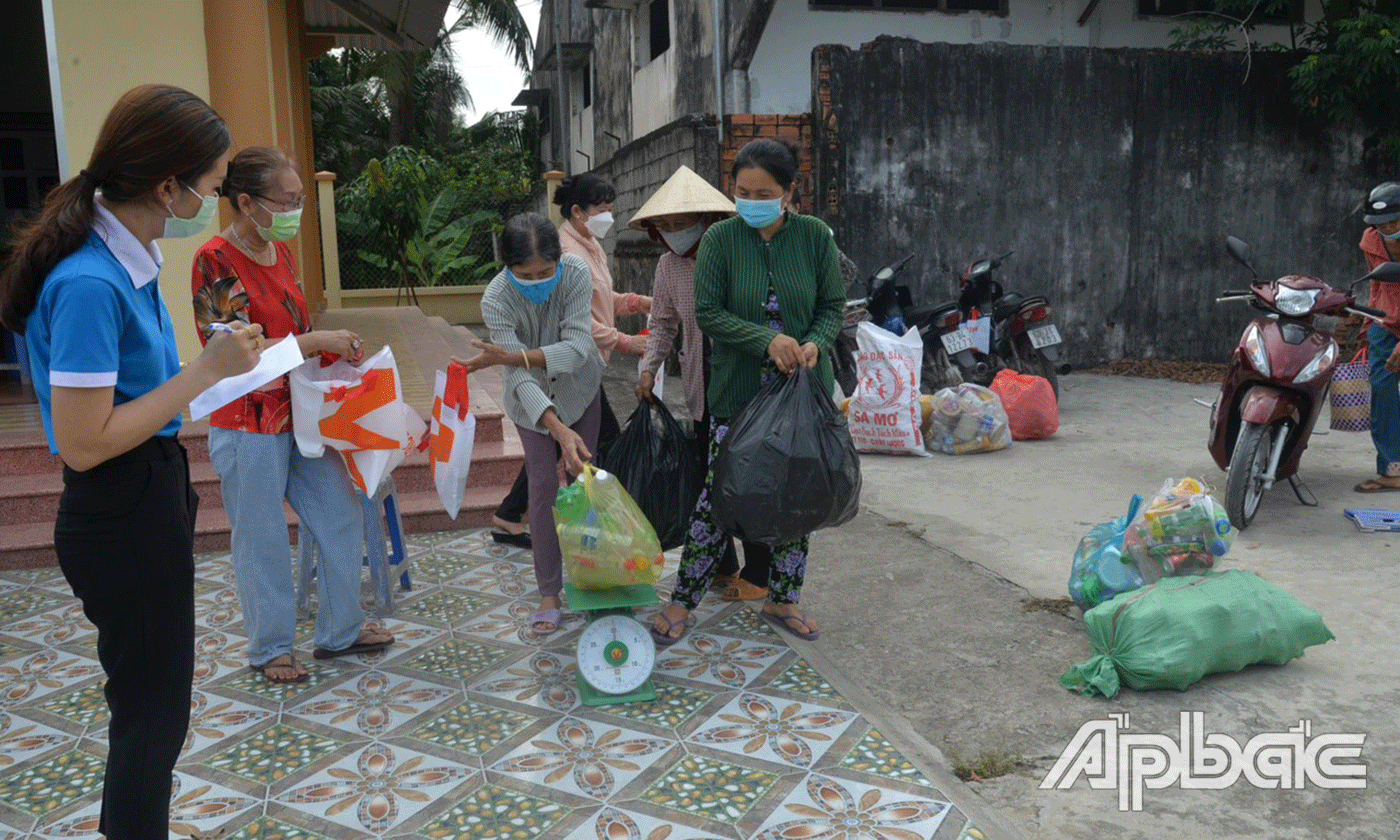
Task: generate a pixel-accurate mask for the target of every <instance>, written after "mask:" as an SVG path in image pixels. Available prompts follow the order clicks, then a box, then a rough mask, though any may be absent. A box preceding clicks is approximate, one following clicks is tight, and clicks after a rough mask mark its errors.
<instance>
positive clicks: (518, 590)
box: [0, 531, 985, 840]
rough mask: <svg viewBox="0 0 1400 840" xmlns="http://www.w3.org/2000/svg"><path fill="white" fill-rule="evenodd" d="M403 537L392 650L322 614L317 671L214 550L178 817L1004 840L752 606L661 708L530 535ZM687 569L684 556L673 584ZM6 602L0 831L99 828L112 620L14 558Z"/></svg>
mask: <svg viewBox="0 0 1400 840" xmlns="http://www.w3.org/2000/svg"><path fill="white" fill-rule="evenodd" d="M408 554H409V556H410V557H411V558H412V559H411V564H410V568H411V571H412V574H413V576H414V590H413V591H412V592H411V593H403V594H400V595H399V596H398V604H397V606H398V611H397V613H396V614H395V615H393V616H391V617H390V618H388V619H387V620H386V621H385V622H384V624H386V625H387V626H388V628H389V629H390V630H391V631H392V632H394V634H395V635H396V637H397V641H396V643H395V644H394V645H393V646H392V647H391V648H389V650H388V651H385V652H382V653H377V654H374V655H368V656H365V655H361V656H351V657H344V658H340V659H336V660H331V661H322V660H314V659H312V657H311V656H310V652H311V648H312V647H313V645H314V641H313V639H314V632H315V623H314V618H310V617H308V618H305V619H302V620H299V621H298V624H297V634H298V636H297V638H298V645H297V651H298V656H299V658H301V659H302V661H303V662H305V664H306V665H307V667H308V669H309V671H310V678H309V679H308V680H307V682H305V683H301V684H297V685H290V686H274V685H272V684H270V683H268V682H267V681H266V680H265V679H264V678H263V677H262V676H261V675H259V674H257V673H255V672H253V671H252V670H250V669H249V668H248V666H247V661H246V628H245V625H244V618H243V612H242V605H241V603H240V602H239V599H238V595H237V588H236V586H235V585H234V580H233V572H232V567H231V564H230V562H229V557H228V555H227V554H223V553H220V554H213V555H202V556H200V557H198V558H197V566H196V574H197V578H196V581H195V595H196V602H197V606H196V622H197V626H196V633H197V637H196V645H197V648H198V651H197V665H196V668H197V671H198V678H197V685H196V690H195V691H194V693H193V696H192V699H191V716H192V723H191V729H190V733H189V736H188V738H187V740H186V743H185V751H184V758H183V760H182V763H181V765H180V767H179V769H178V771H177V775H176V782H177V790H176V793H175V797H174V800H173V802H172V808H173V811H172V813H173V819H174V824H175V825H176V826H177V827H178V828H179V832H178V833H181V834H187V833H190V832H192V831H196V830H197V831H200V832H206V831H223V832H224V835H223V836H224V837H225V838H226V840H327V838H336V840H350V838H357V837H358V838H362V839H363V840H371V838H375V837H379V838H383V840H447V839H448V838H451V840H457V838H462V837H472V838H478V837H479V838H488V839H492V838H501V840H505V839H506V838H509V840H537V838H538V840H545V838H548V840H558V838H562V837H565V836H567V838H568V840H718V838H724V840H736V838H743V840H754V838H756V837H759V836H762V840H777V838H779V837H782V838H783V839H784V840H788V838H793V837H831V838H833V840H835V838H841V837H847V838H852V839H853V838H855V837H865V838H885V840H892V839H893V838H901V839H902V838H906V837H914V836H918V837H924V836H929V834H930V833H932V832H933V831H934V830H935V829H937V830H941V832H942V833H944V834H947V835H949V836H954V835H959V840H985V838H984V837H982V836H981V834H980V832H979V831H978V829H977V828H976V827H974V826H970V825H966V819H965V817H963V815H962V814H961V813H959V812H957V811H956V810H949V809H946V808H945V806H943V804H942V802H941V800H942V798H943V795H942V794H941V793H939V792H938V791H937V790H935V789H934V788H933V787H932V786H930V785H929V784H928V782H927V780H926V779H925V778H924V776H923V775H922V774H920V773H919V771H918V769H917V768H915V767H914V766H913V764H912V763H911V762H910V761H909V760H908V759H907V758H906V757H905V756H904V755H903V754H902V753H901V752H900V751H899V750H898V749H897V748H896V747H895V746H894V745H893V744H891V743H890V741H889V740H888V739H886V738H885V737H883V736H882V735H881V733H879V732H877V731H875V730H873V729H871V728H870V725H869V723H868V722H867V721H866V720H865V719H864V718H863V717H862V716H860V714H859V713H858V711H857V710H856V709H855V708H853V707H852V706H851V705H850V704H849V703H847V702H846V701H845V700H844V699H843V698H841V696H840V695H839V693H838V692H837V691H836V690H835V689H834V688H833V687H832V686H831V684H830V683H829V682H828V681H827V680H826V679H824V678H823V677H822V675H821V674H820V673H819V672H818V671H817V670H816V669H814V668H813V667H812V665H811V664H810V663H809V662H807V661H805V660H803V659H801V658H799V657H798V656H797V654H796V653H794V652H793V651H792V649H791V648H790V647H789V646H788V645H787V640H786V639H785V638H783V636H782V634H775V633H774V632H773V630H772V628H771V627H769V626H768V625H767V623H766V622H763V621H762V620H761V619H759V618H758V617H757V616H756V615H755V613H754V611H753V609H752V605H746V604H733V603H727V602H724V601H721V600H719V599H718V598H717V597H715V596H714V595H713V594H711V595H710V596H709V597H707V598H706V599H705V600H704V601H703V602H702V603H701V605H700V606H699V608H698V609H696V610H695V612H694V619H693V622H692V626H691V629H690V631H689V633H688V634H687V636H686V638H685V639H684V640H683V641H682V642H681V643H679V644H677V645H675V646H673V647H671V648H667V649H665V650H663V651H660V652H659V653H658V665H657V668H656V672H655V674H654V675H653V684H654V685H655V686H656V688H657V695H658V696H657V699H656V700H655V701H651V702H643V703H629V704H622V705H615V706H597V707H586V706H582V705H580V698H579V696H578V691H577V687H576V682H575V673H576V663H575V659H574V655H573V654H574V639H573V635H574V634H576V633H577V632H578V630H579V629H580V628H581V627H582V626H583V625H584V616H582V615H575V614H566V618H565V626H564V628H563V632H557V633H554V634H552V635H550V636H548V637H545V638H540V637H538V636H537V635H536V634H534V633H533V632H532V631H531V630H530V628H529V618H530V615H531V613H532V612H533V609H534V606H535V601H534V599H535V596H536V587H535V581H534V573H533V568H532V565H531V558H530V554H529V552H528V551H521V550H518V549H515V548H512V547H509V546H502V545H498V544H496V543H494V542H492V541H491V540H490V537H489V533H488V532H486V531H471V532H459V533H453V534H441V535H432V536H410V537H409V545H408ZM673 554H674V552H673ZM674 559H675V558H674V557H672V560H673V561H674ZM673 567H674V562H672V563H670V564H668V569H670V568H673ZM673 586H674V577H673V573H671V574H668V575H667V576H666V577H665V578H663V580H662V581H660V582H659V583H658V584H657V587H656V588H657V591H658V592H659V593H661V594H662V596H663V597H669V594H670V590H671V588H672V587H673ZM365 591H366V592H367V591H368V590H365ZM648 612H649V611H648V610H643V611H641V612H640V614H639V618H641V619H642V620H643V621H645V620H646V619H647V613H648ZM0 616H3V618H0V622H3V625H0V802H3V803H4V804H3V805H0V810H3V811H4V812H5V813H6V815H7V816H6V817H5V819H6V825H7V826H8V827H7V828H0V840H49V839H50V838H52V839H53V840H58V838H63V840H100V838H99V836H98V833H97V819H98V815H99V813H100V796H99V791H100V785H101V778H102V773H103V770H104V764H103V761H102V759H101V758H100V757H99V755H100V753H101V739H102V738H103V737H104V735H105V733H104V732H103V727H104V726H105V725H106V722H107V717H108V715H107V708H106V702H105V699H104V698H103V696H102V684H103V677H102V673H101V669H100V666H99V665H98V663H97V661H96V653H95V651H94V650H93V646H94V645H95V641H96V637H95V633H94V632H93V630H92V628H91V626H90V625H89V624H88V623H87V622H86V619H85V618H84V617H83V615H82V612H81V610H80V609H79V608H78V606H77V604H76V602H75V601H74V600H73V598H72V594H71V591H70V590H69V589H68V587H67V583H66V582H65V581H64V580H63V577H62V574H61V572H59V571H58V570H57V569H56V568H47V569H34V570H19V571H3V572H0ZM88 739H92V740H88ZM802 771H806V772H802ZM812 780H816V781H815V782H813V781H812ZM269 796H271V799H268V797H269ZM293 800H295V801H293ZM599 800H603V801H599ZM940 808H944V810H943V811H940ZM35 822H37V823H38V825H37V827H36V828H34V829H32V833H30V829H29V828H28V824H30V823H35ZM21 824H24V825H25V827H24V828H22V829H19V830H13V826H19V825H21ZM725 825H727V826H728V828H723V826H725ZM965 825H966V827H965ZM756 831H757V832H758V833H757V834H755V833H754V832H756ZM901 832H902V833H901ZM9 835H12V836H9Z"/></svg>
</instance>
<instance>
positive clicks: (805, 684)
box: [768, 659, 841, 701]
mask: <svg viewBox="0 0 1400 840" xmlns="http://www.w3.org/2000/svg"><path fill="white" fill-rule="evenodd" d="M768 687H769V688H776V689H779V690H781V691H791V692H792V693H794V694H805V695H807V696H808V697H817V698H820V699H823V700H835V701H840V699H841V695H840V693H838V692H837V691H836V689H834V688H832V687H831V683H829V682H827V681H826V679H825V678H824V677H822V675H821V674H820V673H818V672H817V669H816V668H813V667H812V666H811V664H809V663H808V662H807V660H805V659H798V660H796V661H795V662H793V663H792V664H791V665H789V666H788V667H787V668H786V669H785V670H784V671H783V672H782V673H781V674H779V675H778V676H776V677H774V678H773V679H772V680H770V681H769V682H768Z"/></svg>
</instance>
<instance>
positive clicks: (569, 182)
mask: <svg viewBox="0 0 1400 840" xmlns="http://www.w3.org/2000/svg"><path fill="white" fill-rule="evenodd" d="M616 200H617V188H615V187H614V186H613V185H612V182H611V181H609V180H608V179H606V178H604V177H602V176H601V175H594V174H593V173H591V172H585V173H583V174H582V175H575V176H573V177H572V178H565V179H564V180H563V181H561V182H559V188H558V189H556V190H555V191H554V203H555V204H557V205H559V209H560V210H561V211H563V213H564V218H566V219H567V218H568V217H569V216H571V215H573V212H574V207H576V206H577V207H581V208H583V209H584V210H587V209H588V208H590V207H596V206H598V205H599V204H611V203H612V202H614V201H616Z"/></svg>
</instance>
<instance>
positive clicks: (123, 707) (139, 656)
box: [54, 437, 199, 840]
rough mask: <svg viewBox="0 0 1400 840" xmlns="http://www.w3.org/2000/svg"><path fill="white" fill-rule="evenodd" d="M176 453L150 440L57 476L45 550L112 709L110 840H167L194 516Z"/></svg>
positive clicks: (104, 827)
mask: <svg viewBox="0 0 1400 840" xmlns="http://www.w3.org/2000/svg"><path fill="white" fill-rule="evenodd" d="M198 507H199V496H198V495H196V494H195V492H194V488H193V487H192V486H191V485H190V471H189V463H188V460H187V458H186V455H185V449H184V447H183V446H181V445H180V444H179V443H178V442H177V441H176V440H175V439H174V438H170V437H156V438H152V439H150V440H148V441H146V442H145V443H143V444H141V445H140V446H138V447H136V448H135V449H133V450H131V451H130V452H126V453H123V454H121V455H118V456H117V457H115V458H112V459H111V460H109V461H106V462H104V463H102V464H99V465H98V466H96V467H94V468H92V469H90V470H86V471H84V472H77V471H75V470H72V469H69V468H67V467H65V468H64V470H63V496H62V498H61V499H60V500H59V509H58V519H57V521H56V522H55V523H54V548H55V550H56V552H57V554H58V563H59V566H60V567H61V568H62V569H63V575H64V577H65V578H67V579H68V583H69V585H70V586H72V587H73V594H74V595H76V596H77V597H78V598H79V599H80V600H81V601H82V603H83V612H84V613H85V614H86V615H87V617H88V620H89V621H91V622H92V623H93V624H94V625H96V627H97V656H98V658H99V659H100V660H101V662H102V668H103V670H104V671H106V673H107V685H106V688H105V690H104V691H105V694H106V697H107V705H108V707H109V708H110V710H111V722H110V724H109V726H108V730H107V741H108V746H107V771H106V777H105V780H104V782H103V789H102V819H101V823H100V826H99V827H100V829H101V831H102V833H103V834H104V835H105V836H106V837H107V839H108V840H165V838H166V837H167V836H168V835H169V831H170V829H169V824H170V786H171V773H172V772H173V770H174V769H175V762H176V760H177V759H178V757H179V755H180V749H181V747H183V746H184V743H185V734H186V730H187V729H188V727H189V719H190V689H191V687H192V685H193V682H194V519H195V511H196V510H197V509H198Z"/></svg>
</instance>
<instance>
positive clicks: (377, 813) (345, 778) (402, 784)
mask: <svg viewBox="0 0 1400 840" xmlns="http://www.w3.org/2000/svg"><path fill="white" fill-rule="evenodd" d="M477 772H479V771H476V770H473V769H472V768H469V767H466V766H463V765H461V764H457V763H454V762H451V761H447V760H445V759H441V758H435V757H433V756H428V755H424V754H422V753H418V752H414V751H412V750H408V749H405V748H403V747H400V746H392V745H389V744H383V743H374V744H370V745H369V746H368V747H365V748H364V749H361V750H357V751H356V752H355V753H354V754H353V755H351V756H349V757H347V758H345V759H343V760H341V761H337V762H336V763H335V764H332V765H331V766H330V767H329V768H327V770H326V771H324V772H323V773H318V774H316V778H314V779H312V780H311V781H309V782H307V783H305V784H299V785H295V786H293V787H292V788H290V789H289V790H287V791H286V792H285V793H283V794H282V795H280V796H278V797H277V799H278V801H280V802H282V803H284V804H286V805H288V806H289V807H292V808H295V809H297V810H300V811H304V812H306V813H308V814H312V815H314V816H316V817H319V818H322V819H326V820H329V821H331V822H333V823H335V824H337V825H341V826H345V827H346V828H351V829H357V830H360V831H368V832H371V833H373V834H383V833H385V832H387V831H389V830H391V829H393V828H394V827H395V826H396V825H398V824H399V823H401V822H403V821H404V820H406V819H408V818H410V817H412V816H413V815H414V814H417V813H418V812H419V811H421V810H422V809H423V808H425V807H427V806H428V805H429V804H431V803H433V802H435V801H437V800H439V799H441V798H442V797H444V796H446V795H447V794H448V793H449V792H450V791H451V790H452V789H453V788H456V787H457V786H459V785H460V784H461V783H462V782H464V781H466V780H467V779H468V778H470V777H471V776H472V775H473V774H475V773H477Z"/></svg>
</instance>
